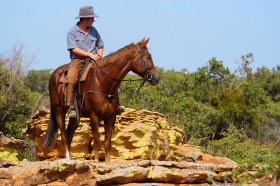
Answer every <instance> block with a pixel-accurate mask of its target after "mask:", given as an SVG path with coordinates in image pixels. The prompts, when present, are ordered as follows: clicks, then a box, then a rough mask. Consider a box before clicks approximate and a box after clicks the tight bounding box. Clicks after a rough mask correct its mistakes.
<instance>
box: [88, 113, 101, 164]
mask: <svg viewBox="0 0 280 186" xmlns="http://www.w3.org/2000/svg"><path fill="white" fill-rule="evenodd" d="M90 125H91V131H92V135H93V150H94V154H95V159H94V160H95V162H99V151H100V148H101V142H100V134H99V121H98V118H97V117H96V116H95V115H93V114H92V115H91V116H90Z"/></svg>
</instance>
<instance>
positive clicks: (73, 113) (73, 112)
mask: <svg viewBox="0 0 280 186" xmlns="http://www.w3.org/2000/svg"><path fill="white" fill-rule="evenodd" d="M68 117H69V118H77V113H76V110H75V109H74V108H70V109H69V112H68Z"/></svg>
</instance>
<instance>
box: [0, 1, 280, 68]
mask: <svg viewBox="0 0 280 186" xmlns="http://www.w3.org/2000/svg"><path fill="white" fill-rule="evenodd" d="M82 6H93V7H94V9H95V13H96V14H98V15H99V16H100V17H99V18H96V21H95V23H94V25H93V26H95V27H96V29H97V30H98V31H99V33H100V35H101V36H102V38H103V40H104V42H105V53H104V54H105V55H107V54H109V53H111V52H114V51H117V50H118V49H120V48H122V47H124V46H126V45H128V44H130V43H132V42H135V43H136V42H138V41H140V40H141V39H143V38H144V37H146V38H150V39H151V40H150V42H149V44H148V47H149V50H150V52H151V54H152V55H153V59H154V63H155V65H156V66H159V67H162V68H164V69H166V70H169V69H175V70H177V71H180V70H181V69H188V70H189V71H190V72H194V71H196V70H197V68H199V67H203V66H205V65H206V64H207V62H208V61H209V60H210V59H211V58H212V57H216V58H217V59H218V60H222V61H224V65H225V66H226V67H228V68H229V69H230V70H231V71H232V72H233V71H234V70H235V69H237V67H238V66H239V65H238V64H240V63H241V61H240V57H241V56H242V55H246V54H248V53H250V52H252V53H253V54H254V56H255V62H254V63H253V64H252V67H253V68H254V69H256V68H259V67H262V66H266V67H268V68H270V69H271V68H273V67H276V66H277V65H279V64H280V1H279V0H99V1H97V0H78V1H74V0H72V1H70V0H56V1H54V0H45V1H43V0H0V7H1V11H0V19H1V24H0V29H1V32H0V33H1V34H0V52H6V51H9V50H11V49H12V48H13V46H14V45H15V44H16V43H20V44H23V45H24V46H25V51H26V53H27V54H28V55H32V54H36V56H37V57H36V59H37V63H36V64H34V65H32V66H31V68H32V69H38V70H39V69H55V68H57V67H59V66H60V65H63V64H65V63H69V62H70V59H69V53H68V51H67V50H66V33H67V31H68V30H69V28H70V27H72V26H73V25H75V24H76V22H77V19H74V18H75V17H76V16H77V15H78V14H79V9H80V7H82Z"/></svg>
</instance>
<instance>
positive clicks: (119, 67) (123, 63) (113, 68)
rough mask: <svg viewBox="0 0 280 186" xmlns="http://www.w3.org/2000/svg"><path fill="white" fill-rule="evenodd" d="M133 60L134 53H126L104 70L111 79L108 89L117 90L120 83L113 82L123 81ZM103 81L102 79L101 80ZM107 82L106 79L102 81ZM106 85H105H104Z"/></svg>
mask: <svg viewBox="0 0 280 186" xmlns="http://www.w3.org/2000/svg"><path fill="white" fill-rule="evenodd" d="M134 58H135V52H133V51H131V52H126V54H124V55H123V56H121V57H119V58H118V59H116V61H115V62H114V63H112V64H110V65H108V66H107V67H105V68H104V72H105V73H106V74H107V75H108V76H109V77H111V78H109V79H110V80H109V81H110V82H109V84H108V85H109V87H110V90H112V89H117V87H118V86H119V84H120V83H121V81H115V80H113V78H115V79H119V80H120V79H123V78H124V77H125V76H126V74H127V73H128V72H130V71H131V65H132V61H133V60H134ZM103 79H104V78H103ZM106 79H107V81H108V78H105V79H104V81H106ZM106 84H107V83H106Z"/></svg>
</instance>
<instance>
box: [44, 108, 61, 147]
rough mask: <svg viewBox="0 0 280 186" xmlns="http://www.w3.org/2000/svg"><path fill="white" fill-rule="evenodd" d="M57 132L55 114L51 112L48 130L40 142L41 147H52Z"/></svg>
mask: <svg viewBox="0 0 280 186" xmlns="http://www.w3.org/2000/svg"><path fill="white" fill-rule="evenodd" d="M57 130H58V124H57V120H56V117H55V114H54V113H53V112H51V114H50V121H49V125H48V129H47V131H46V134H45V136H44V139H43V142H42V146H43V147H50V146H53V145H54V139H55V136H56V133H57Z"/></svg>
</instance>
